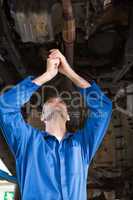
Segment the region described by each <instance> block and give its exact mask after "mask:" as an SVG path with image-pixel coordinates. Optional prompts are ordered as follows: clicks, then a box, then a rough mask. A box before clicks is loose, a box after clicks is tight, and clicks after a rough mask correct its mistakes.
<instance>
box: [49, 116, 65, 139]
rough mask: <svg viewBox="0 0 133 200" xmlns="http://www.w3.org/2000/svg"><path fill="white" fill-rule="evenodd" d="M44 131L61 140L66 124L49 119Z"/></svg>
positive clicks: (60, 120) (59, 120) (58, 119)
mask: <svg viewBox="0 0 133 200" xmlns="http://www.w3.org/2000/svg"><path fill="white" fill-rule="evenodd" d="M46 131H47V132H49V133H50V134H52V135H54V136H55V137H61V138H63V137H64V135H65V133H66V123H65V121H64V120H63V119H61V118H57V119H56V120H55V119H51V120H49V121H47V122H46Z"/></svg>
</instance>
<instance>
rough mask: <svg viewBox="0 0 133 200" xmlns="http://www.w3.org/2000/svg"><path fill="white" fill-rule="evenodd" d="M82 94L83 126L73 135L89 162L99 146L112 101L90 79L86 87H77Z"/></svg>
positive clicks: (109, 116)
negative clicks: (85, 111) (85, 112)
mask: <svg viewBox="0 0 133 200" xmlns="http://www.w3.org/2000/svg"><path fill="white" fill-rule="evenodd" d="M78 90H79V91H80V94H81V95H82V96H83V98H84V101H85V104H86V106H87V108H88V110H89V111H90V112H88V114H87V117H86V120H85V123H84V126H83V128H81V129H79V130H78V133H77V134H76V135H75V136H76V137H77V138H78V139H79V140H80V143H81V145H82V147H83V152H84V155H85V160H86V161H87V163H90V162H91V160H92V158H93V157H94V155H95V153H96V151H97V149H98V147H99V146H100V144H101V142H102V140H103V138H104V136H105V133H106V131H107V128H108V126H109V123H110V120H111V116H112V101H111V100H110V98H108V97H107V96H106V95H105V93H104V92H103V91H102V90H101V88H100V86H99V85H98V84H97V83H96V82H95V80H92V81H91V86H89V87H88V88H80V87H78Z"/></svg>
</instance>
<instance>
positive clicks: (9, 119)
mask: <svg viewBox="0 0 133 200" xmlns="http://www.w3.org/2000/svg"><path fill="white" fill-rule="evenodd" d="M32 79H33V76H28V77H26V78H25V79H23V80H22V81H21V82H19V83H18V84H17V85H15V86H13V87H12V88H11V89H9V90H8V91H6V92H4V93H3V94H1V95H0V128H1V133H3V135H4V137H5V139H6V142H7V144H8V145H9V147H10V149H11V151H12V153H13V154H14V156H15V155H16V154H17V150H18V147H19V146H21V145H24V143H25V142H26V140H27V138H28V136H29V135H30V134H32V132H33V131H34V128H33V127H32V126H30V124H28V123H26V122H25V120H24V119H23V116H22V114H21V107H22V106H23V105H24V104H25V103H26V102H28V101H29V99H30V97H31V96H32V94H33V93H34V92H35V91H36V90H37V89H38V88H39V86H38V85H37V84H35V83H33V82H32Z"/></svg>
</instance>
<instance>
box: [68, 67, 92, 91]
mask: <svg viewBox="0 0 133 200" xmlns="http://www.w3.org/2000/svg"><path fill="white" fill-rule="evenodd" d="M66 76H67V77H68V78H69V79H70V80H71V81H72V82H73V83H74V84H75V85H76V86H78V87H81V88H87V87H90V86H91V84H90V83H89V82H88V81H87V80H85V79H84V78H82V77H81V76H79V75H78V74H77V73H76V72H75V71H74V70H73V69H72V68H71V67H69V70H68V73H67V74H66Z"/></svg>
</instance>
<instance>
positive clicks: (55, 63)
mask: <svg viewBox="0 0 133 200" xmlns="http://www.w3.org/2000/svg"><path fill="white" fill-rule="evenodd" d="M49 52H50V53H49V55H48V58H47V67H46V72H47V73H48V74H49V76H50V79H52V78H54V77H55V76H56V75H57V74H58V72H60V73H61V74H63V75H68V74H69V73H70V72H71V70H72V69H71V67H70V65H69V64H68V62H67V60H66V58H65V56H64V55H63V54H62V53H61V52H60V51H59V50H58V49H51V50H50V51H49Z"/></svg>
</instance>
